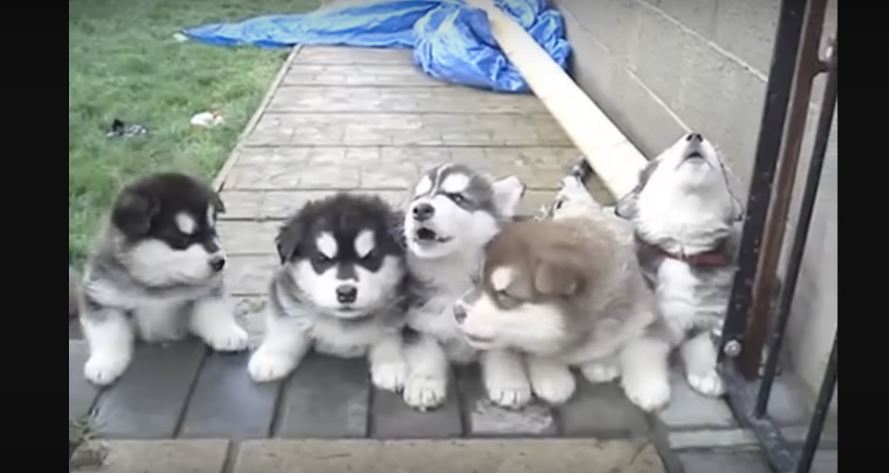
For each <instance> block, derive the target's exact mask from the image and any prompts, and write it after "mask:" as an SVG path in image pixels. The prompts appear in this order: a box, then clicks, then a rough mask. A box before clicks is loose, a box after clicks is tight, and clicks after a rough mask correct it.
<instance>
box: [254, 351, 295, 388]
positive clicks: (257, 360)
mask: <svg viewBox="0 0 889 473" xmlns="http://www.w3.org/2000/svg"><path fill="white" fill-rule="evenodd" d="M294 368H296V362H295V361H294V360H293V359H292V358H291V357H289V356H287V355H281V354H278V353H269V352H263V351H257V352H256V353H254V354H253V356H252V357H250V362H249V363H247V371H248V372H249V373H250V377H251V378H252V379H253V381H256V382H257V383H265V382H268V381H275V380H278V379H281V378H284V377H286V376H287V375H288V374H290V372H291V371H293V369H294Z"/></svg>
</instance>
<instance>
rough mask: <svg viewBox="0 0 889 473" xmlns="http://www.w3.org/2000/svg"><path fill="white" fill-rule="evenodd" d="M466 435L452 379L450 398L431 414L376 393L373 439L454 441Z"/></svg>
mask: <svg viewBox="0 0 889 473" xmlns="http://www.w3.org/2000/svg"><path fill="white" fill-rule="evenodd" d="M462 434H463V421H462V419H461V415H460V403H459V395H458V393H457V381H456V379H455V377H454V376H451V378H450V380H449V383H448V397H447V401H446V402H445V404H444V405H443V406H440V407H437V408H435V409H433V410H430V411H428V412H420V411H417V410H415V409H413V408H411V407H410V406H408V405H407V404H405V402H404V399H402V397H401V394H400V393H399V394H395V393H391V392H388V391H383V390H380V389H374V393H373V402H372V409H371V436H372V437H374V438H380V439H408V438H414V439H417V438H425V439H430V438H454V437H460V436H461V435H462Z"/></svg>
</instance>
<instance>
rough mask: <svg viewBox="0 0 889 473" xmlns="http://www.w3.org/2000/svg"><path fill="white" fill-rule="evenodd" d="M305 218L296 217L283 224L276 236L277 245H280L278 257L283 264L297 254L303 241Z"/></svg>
mask: <svg viewBox="0 0 889 473" xmlns="http://www.w3.org/2000/svg"><path fill="white" fill-rule="evenodd" d="M302 234H303V220H302V219H301V218H295V219H292V220H290V221H289V222H287V223H286V224H284V225H282V226H281V229H280V230H279V231H278V236H277V237H276V238H275V245H276V246H277V247H278V257H279V258H280V259H281V264H284V263H285V262H287V260H289V259H291V258H293V257H294V256H296V250H297V248H299V244H300V242H301V241H302Z"/></svg>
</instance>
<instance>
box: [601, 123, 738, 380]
mask: <svg viewBox="0 0 889 473" xmlns="http://www.w3.org/2000/svg"><path fill="white" fill-rule="evenodd" d="M615 212H616V213H617V215H618V216H620V217H623V218H625V219H628V220H629V221H631V222H632V223H633V224H634V226H635V233H636V239H637V248H638V256H639V260H640V264H641V266H642V269H643V271H644V272H645V274H646V276H647V278H648V280H649V281H650V282H651V283H652V284H653V285H654V287H655V288H656V289H655V290H656V296H657V304H658V308H659V311H660V312H661V314H662V316H663V317H664V319H665V321H666V322H667V325H668V327H669V329H670V334H671V338H672V342H673V344H674V346H678V347H679V353H680V357H681V359H682V360H683V362H684V364H685V371H686V379H687V380H688V383H689V385H691V387H692V388H694V389H695V390H696V391H698V392H700V393H701V394H704V395H707V396H719V395H721V394H722V393H723V392H724V386H723V381H722V379H721V378H720V376H719V374H718V373H717V371H716V357H717V351H716V346H715V343H714V337H713V335H714V334H715V333H718V332H719V331H720V329H721V327H722V322H723V319H724V317H725V311H726V309H727V307H728V299H729V296H730V291H731V284H732V279H733V275H734V271H735V268H734V259H735V250H736V243H737V237H738V236H739V225H738V224H737V222H738V221H739V220H740V219H741V216H742V214H741V205H740V203H739V202H738V201H737V199H736V198H735V196H734V195H733V194H732V192H731V189H730V188H729V184H728V178H727V174H726V170H725V166H724V165H723V163H722V161H721V160H720V158H719V155H718V153H717V151H716V149H715V148H714V147H713V145H712V144H711V143H710V142H709V141H707V140H706V139H704V137H703V136H702V135H701V134H699V133H689V134H687V135H685V136H683V137H681V138H680V139H679V140H678V141H676V143H674V144H673V145H672V146H670V147H669V148H668V149H667V150H666V151H664V152H663V153H661V154H660V155H659V156H658V157H657V158H655V159H653V160H651V161H650V162H649V163H648V165H647V166H646V167H645V169H643V170H642V172H641V173H640V176H639V183H638V185H637V186H636V187H635V188H634V189H633V190H632V191H631V192H630V193H629V194H627V195H626V196H625V197H623V198H622V199H620V200H619V201H618V204H617V207H616V210H615Z"/></svg>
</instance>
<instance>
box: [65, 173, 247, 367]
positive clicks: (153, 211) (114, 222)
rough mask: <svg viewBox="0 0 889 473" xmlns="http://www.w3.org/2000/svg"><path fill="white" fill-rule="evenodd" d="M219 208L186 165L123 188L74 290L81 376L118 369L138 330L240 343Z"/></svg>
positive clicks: (217, 345)
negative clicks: (226, 281) (82, 346)
mask: <svg viewBox="0 0 889 473" xmlns="http://www.w3.org/2000/svg"><path fill="white" fill-rule="evenodd" d="M222 211H224V209H223V205H222V201H221V200H220V199H219V197H218V196H217V195H216V193H215V192H213V190H212V189H210V188H209V187H208V186H207V185H206V184H204V183H203V182H201V181H198V180H197V179H194V178H192V177H189V176H186V175H183V174H176V173H166V174H156V175H152V176H148V177H145V178H143V179H140V180H138V181H136V182H134V183H132V184H130V185H129V186H127V187H125V188H124V189H123V190H122V191H121V192H120V194H119V195H118V197H117V200H116V202H115V204H114V209H113V210H112V212H111V215H110V219H109V220H110V221H109V222H108V223H107V224H106V225H105V228H104V229H103V230H102V232H101V234H100V236H99V238H98V239H97V241H96V243H95V245H94V247H93V251H92V254H91V255H90V257H89V259H88V261H87V263H86V266H85V271H84V275H83V284H82V294H80V297H78V298H76V299H78V302H79V304H80V307H79V312H80V314H79V315H80V321H81V324H82V326H83V333H84V336H85V337H86V340H87V343H88V344H89V349H90V356H89V359H88V360H87V362H86V366H85V368H84V373H85V375H86V378H87V379H88V380H90V381H91V382H93V383H96V384H100V385H103V384H109V383H111V382H113V381H114V380H115V379H117V378H118V377H119V376H120V375H121V374H122V373H123V372H124V370H126V368H127V366H128V365H129V363H130V360H131V358H132V354H133V343H134V339H135V338H136V337H138V338H140V339H142V340H145V341H148V342H160V341H169V340H176V339H180V338H182V337H184V336H185V335H186V334H188V333H189V332H190V333H193V334H195V335H197V336H199V337H200V338H202V339H203V340H204V341H206V342H207V344H208V345H210V346H211V347H212V348H214V349H216V350H221V351H239V350H243V349H244V348H246V347H247V334H246V332H244V330H242V329H241V328H240V327H239V326H238V325H237V323H236V322H235V318H234V311H233V307H232V305H231V304H230V303H229V301H228V299H227V297H226V294H225V290H224V287H223V281H222V276H223V271H222V269H223V267H224V266H225V254H224V252H223V250H222V248H221V247H220V245H219V239H218V237H217V235H216V216H217V213H219V212H222ZM70 298H71V294H70V283H69V299H70Z"/></svg>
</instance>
